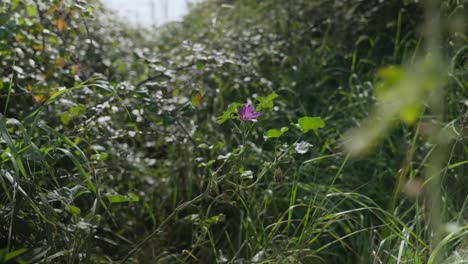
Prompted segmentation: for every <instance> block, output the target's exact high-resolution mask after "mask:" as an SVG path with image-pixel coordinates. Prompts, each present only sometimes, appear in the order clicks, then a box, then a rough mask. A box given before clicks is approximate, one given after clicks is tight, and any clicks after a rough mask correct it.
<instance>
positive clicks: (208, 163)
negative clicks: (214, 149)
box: [198, 160, 216, 168]
mask: <svg viewBox="0 0 468 264" xmlns="http://www.w3.org/2000/svg"><path fill="white" fill-rule="evenodd" d="M215 161H216V160H210V161H208V162H207V163H205V162H202V163H200V164H198V168H201V167H209V166H211V165H213V163H215Z"/></svg>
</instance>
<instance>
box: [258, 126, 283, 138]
mask: <svg viewBox="0 0 468 264" xmlns="http://www.w3.org/2000/svg"><path fill="white" fill-rule="evenodd" d="M288 130H289V128H287V127H282V128H281V129H277V128H273V129H270V130H268V131H267V132H266V133H265V135H264V136H263V137H264V138H265V140H267V139H270V138H279V137H281V136H282V135H283V134H284V133H286V131H288Z"/></svg>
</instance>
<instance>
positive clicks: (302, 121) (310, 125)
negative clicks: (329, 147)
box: [297, 116, 325, 133]
mask: <svg viewBox="0 0 468 264" xmlns="http://www.w3.org/2000/svg"><path fill="white" fill-rule="evenodd" d="M297 127H298V128H299V129H301V130H302V132H304V133H307V132H309V131H311V130H313V131H314V132H317V131H318V130H319V129H320V128H323V127H325V122H323V120H322V119H321V118H320V117H310V116H305V117H301V118H299V119H298V124H297Z"/></svg>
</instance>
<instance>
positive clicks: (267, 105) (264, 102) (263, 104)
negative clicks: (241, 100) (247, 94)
mask: <svg viewBox="0 0 468 264" xmlns="http://www.w3.org/2000/svg"><path fill="white" fill-rule="evenodd" d="M277 97H278V94H276V93H272V94H270V95H268V96H267V97H263V96H257V97H255V100H257V101H258V102H259V104H258V106H257V107H256V108H255V110H257V111H265V110H268V111H270V110H271V109H273V106H274V102H273V101H274V100H275V98H277Z"/></svg>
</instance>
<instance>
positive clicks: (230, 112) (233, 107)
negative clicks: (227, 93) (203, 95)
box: [216, 103, 241, 125]
mask: <svg viewBox="0 0 468 264" xmlns="http://www.w3.org/2000/svg"><path fill="white" fill-rule="evenodd" d="M240 105H241V104H240V103H232V104H230V105H229V106H228V108H227V110H226V111H224V113H223V115H222V116H219V117H217V118H216V120H217V121H218V124H220V125H221V124H222V123H224V122H226V121H228V120H229V119H233V118H234V117H235V116H236V115H237V107H239V106H240Z"/></svg>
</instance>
